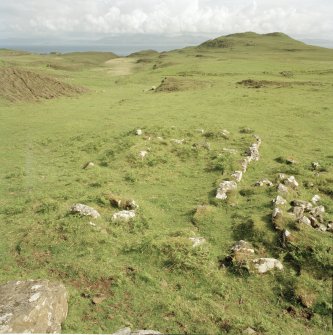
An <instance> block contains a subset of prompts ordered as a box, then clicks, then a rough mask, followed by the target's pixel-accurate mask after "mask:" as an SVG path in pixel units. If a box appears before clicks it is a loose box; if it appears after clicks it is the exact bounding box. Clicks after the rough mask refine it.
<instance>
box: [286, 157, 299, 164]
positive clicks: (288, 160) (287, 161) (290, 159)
mask: <svg viewBox="0 0 333 335" xmlns="http://www.w3.org/2000/svg"><path fill="white" fill-rule="evenodd" d="M286 163H287V164H289V165H294V164H297V161H295V160H294V159H293V158H287V159H286Z"/></svg>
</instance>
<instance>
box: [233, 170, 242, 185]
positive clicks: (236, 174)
mask: <svg viewBox="0 0 333 335" xmlns="http://www.w3.org/2000/svg"><path fill="white" fill-rule="evenodd" d="M231 177H233V178H235V180H236V182H237V183H239V182H240V181H241V180H242V177H243V172H242V171H235V172H234V173H233V174H232V175H231Z"/></svg>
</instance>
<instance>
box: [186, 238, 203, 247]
mask: <svg viewBox="0 0 333 335" xmlns="http://www.w3.org/2000/svg"><path fill="white" fill-rule="evenodd" d="M189 240H190V241H192V243H193V244H192V246H193V248H195V247H198V246H200V245H202V244H204V243H206V239H205V238H203V237H189Z"/></svg>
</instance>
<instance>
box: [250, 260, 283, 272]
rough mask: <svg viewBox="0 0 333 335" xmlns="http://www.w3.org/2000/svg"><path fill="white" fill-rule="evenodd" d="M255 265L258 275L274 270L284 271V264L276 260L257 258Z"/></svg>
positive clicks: (254, 261)
mask: <svg viewBox="0 0 333 335" xmlns="http://www.w3.org/2000/svg"><path fill="white" fill-rule="evenodd" d="M253 264H254V267H255V268H256V270H257V271H258V273H266V272H268V271H271V270H274V269H278V270H283V265H282V263H281V262H280V261H279V260H277V259H275V258H257V259H254V260H253Z"/></svg>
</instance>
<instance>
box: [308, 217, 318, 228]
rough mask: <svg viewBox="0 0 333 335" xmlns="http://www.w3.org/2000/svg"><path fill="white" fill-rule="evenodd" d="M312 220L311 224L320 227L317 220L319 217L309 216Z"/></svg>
mask: <svg viewBox="0 0 333 335" xmlns="http://www.w3.org/2000/svg"><path fill="white" fill-rule="evenodd" d="M309 220H310V224H311V226H312V227H313V228H319V222H318V221H317V219H316V218H315V217H313V216H310V217H309Z"/></svg>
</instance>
